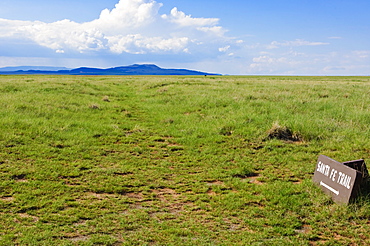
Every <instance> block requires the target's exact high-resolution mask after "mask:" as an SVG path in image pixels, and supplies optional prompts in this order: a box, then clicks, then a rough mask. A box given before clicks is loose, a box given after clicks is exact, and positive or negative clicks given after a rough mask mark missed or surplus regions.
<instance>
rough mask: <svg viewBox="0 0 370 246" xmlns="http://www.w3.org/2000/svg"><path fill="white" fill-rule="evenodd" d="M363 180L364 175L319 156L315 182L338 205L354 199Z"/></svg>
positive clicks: (314, 177)
mask: <svg viewBox="0 0 370 246" xmlns="http://www.w3.org/2000/svg"><path fill="white" fill-rule="evenodd" d="M361 179H362V173H360V172H359V171H357V170H355V169H353V168H351V167H348V166H346V165H344V164H342V163H340V162H338V161H335V160H333V159H331V158H329V157H327V156H325V155H320V156H319V159H318V161H317V165H316V168H315V173H314V176H313V181H314V182H315V183H317V184H318V185H319V186H320V187H321V188H322V190H323V191H324V193H326V194H328V195H330V196H331V197H332V199H333V201H335V202H337V203H349V201H350V200H351V199H354V198H355V197H356V195H357V192H358V190H359V187H360V183H361Z"/></svg>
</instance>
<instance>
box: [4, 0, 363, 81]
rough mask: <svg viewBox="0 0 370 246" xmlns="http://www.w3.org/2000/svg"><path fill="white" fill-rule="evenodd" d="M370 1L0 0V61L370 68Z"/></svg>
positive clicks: (310, 70)
mask: <svg viewBox="0 0 370 246" xmlns="http://www.w3.org/2000/svg"><path fill="white" fill-rule="evenodd" d="M369 12H370V1H369V0H351V1H349V0H325V1H322V0H310V1H308V0H280V1H278V0H259V1H252V0H245V1H236V0H228V1H220V0H213V1H205V0H186V1H184V0H182V1H180V0H155V1H154V0H104V1H101V0H33V1H32V4H31V3H30V1H29V0H1V1H0V67H5V66H21V65H34V66H47V65H49V66H64V67H70V68H74V67H80V66H90V67H114V66H122V65H130V64H133V63H155V64H157V65H159V66H161V67H167V68H188V69H195V70H202V71H207V72H217V73H223V74H271V75H275V74H276V75H280V74H286V75H370V41H369V40H370V15H369V14H368V13H369Z"/></svg>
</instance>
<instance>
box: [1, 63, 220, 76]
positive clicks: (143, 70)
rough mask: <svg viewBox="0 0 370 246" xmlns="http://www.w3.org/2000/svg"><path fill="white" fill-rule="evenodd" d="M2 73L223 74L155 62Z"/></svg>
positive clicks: (4, 70)
mask: <svg viewBox="0 0 370 246" xmlns="http://www.w3.org/2000/svg"><path fill="white" fill-rule="evenodd" d="M0 74H8V75H16V74H19V75H30V74H49V75H221V74H215V73H205V72H200V71H194V70H187V69H165V68H160V67H158V66H157V65H154V64H134V65H130V66H122V67H113V68H106V69H103V68H89V67H80V68H75V69H68V68H63V67H38V66H35V67H33V66H23V67H5V68H0Z"/></svg>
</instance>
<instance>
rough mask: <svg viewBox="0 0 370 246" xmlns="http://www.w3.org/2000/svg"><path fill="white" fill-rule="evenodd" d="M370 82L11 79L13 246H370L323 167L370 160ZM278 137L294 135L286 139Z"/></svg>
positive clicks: (1, 162) (362, 203)
mask: <svg viewBox="0 0 370 246" xmlns="http://www.w3.org/2000/svg"><path fill="white" fill-rule="evenodd" d="M369 95H370V77H267V76H266V77H265V76H262V77H252V76H250V77H237V76H225V77H217V76H216V77H212V76H207V77H191V76H189V77H177V76H167V77H166V76H164V77H161V76H157V77H155V76H154V77H150V76H143V77H141V76H137V77H124V76H123V77H118V76H117V77H114V76H111V77H99V76H97V77H94V76H91V77H79V76H0V123H1V124H0V127H1V129H0V245H368V244H370V235H369V230H370V222H369V221H370V220H369V219H370V198H369V197H368V196H367V195H366V192H364V193H363V194H362V195H361V196H360V198H359V199H358V200H357V201H355V202H353V203H351V204H350V205H348V206H346V205H338V204H335V203H333V202H332V201H331V199H330V198H329V197H327V196H326V195H324V194H323V193H322V192H321V190H320V189H319V188H318V187H316V186H315V185H314V184H313V183H312V181H311V180H312V176H313V172H314V168H315V165H316V161H317V158H318V156H319V155H320V154H324V155H327V156H329V157H331V158H333V159H336V160H338V161H349V160H355V159H360V158H362V159H365V161H367V162H368V160H369V155H370V142H369V137H370V97H369ZM276 129H287V130H288V132H290V133H291V134H290V135H289V134H288V136H282V135H279V134H274V133H276V131H274V130H276Z"/></svg>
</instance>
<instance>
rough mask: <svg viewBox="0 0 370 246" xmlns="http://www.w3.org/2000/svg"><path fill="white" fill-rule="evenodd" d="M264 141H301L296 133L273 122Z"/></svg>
mask: <svg viewBox="0 0 370 246" xmlns="http://www.w3.org/2000/svg"><path fill="white" fill-rule="evenodd" d="M266 139H278V140H284V141H301V140H302V139H301V137H300V136H299V134H298V133H294V132H293V131H292V130H291V129H290V128H289V127H286V126H281V125H279V123H278V122H274V124H273V125H272V127H271V128H270V129H269V130H268V131H267V137H266Z"/></svg>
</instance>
